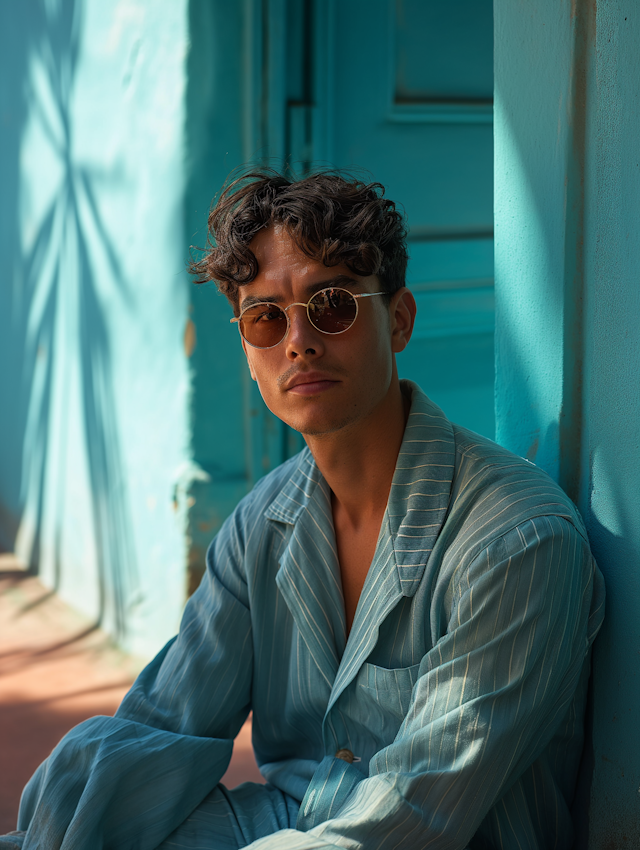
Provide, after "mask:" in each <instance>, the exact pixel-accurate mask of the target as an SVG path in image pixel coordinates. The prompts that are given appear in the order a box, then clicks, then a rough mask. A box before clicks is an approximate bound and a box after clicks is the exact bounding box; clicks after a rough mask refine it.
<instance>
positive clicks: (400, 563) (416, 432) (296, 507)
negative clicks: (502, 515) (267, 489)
mask: <svg viewBox="0 0 640 850" xmlns="http://www.w3.org/2000/svg"><path fill="white" fill-rule="evenodd" d="M402 385H403V388H404V389H405V391H408V392H410V393H411V409H410V412H409V418H408V420H407V426H406V428H405V432H404V438H403V440H402V445H401V447H400V452H399V454H398V460H397V462H396V469H395V473H394V476H393V481H392V484H391V491H390V493H389V501H388V503H387V511H386V515H385V520H384V521H383V525H384V522H385V521H386V520H387V519H388V527H389V531H390V533H391V537H392V541H393V548H394V553H395V558H396V565H397V568H398V577H399V579H400V584H401V587H402V592H403V594H404V595H406V596H412V595H413V593H415V591H416V589H417V586H418V584H419V582H420V579H421V578H422V575H423V573H424V568H425V565H426V563H427V561H428V559H429V555H430V554H431V550H432V549H433V546H434V544H435V541H436V539H437V537H438V534H439V533H440V529H441V527H442V524H443V522H444V520H445V517H446V514H447V510H448V507H449V500H450V495H451V484H452V481H453V474H454V462H455V441H454V436H453V428H452V426H451V423H450V422H449V420H448V419H447V418H446V416H445V415H444V413H443V412H442V410H440V408H439V407H438V406H437V405H436V404H434V403H433V402H432V401H431V400H430V399H429V398H428V397H427V396H426V395H425V394H424V393H423V392H422V390H421V389H420V387H418V385H417V384H414V383H413V382H412V381H402ZM299 457H300V459H299V463H298V465H297V467H295V469H294V471H293V473H292V475H291V477H290V478H289V480H288V481H287V482H286V484H285V485H284V487H283V488H282V490H281V491H280V492H279V493H278V495H277V496H276V498H275V499H274V501H273V502H271V504H270V505H269V507H268V508H267V509H266V511H265V516H266V517H267V518H268V519H272V520H276V521H278V522H284V523H287V524H291V525H295V523H296V522H297V520H298V518H299V516H300V514H301V513H302V511H304V510H306V509H307V507H308V505H309V502H310V500H311V498H312V496H313V493H314V490H315V488H316V487H318V486H321V487H323V488H327V484H326V482H325V480H324V478H323V477H322V474H321V472H320V470H319V469H318V467H317V465H316V463H315V461H314V459H313V455H312V454H311V452H310V451H309V449H304V450H303V451H302V452H301V453H300V456H299Z"/></svg>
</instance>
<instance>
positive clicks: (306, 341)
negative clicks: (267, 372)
mask: <svg viewBox="0 0 640 850" xmlns="http://www.w3.org/2000/svg"><path fill="white" fill-rule="evenodd" d="M287 315H288V316H289V333H288V334H287V338H286V340H285V342H286V346H287V357H289V358H290V359H291V360H295V359H296V358H297V357H299V356H301V355H306V356H309V357H314V356H315V357H317V356H319V355H320V354H322V352H323V351H324V343H323V340H322V334H321V333H320V331H319V330H317V328H314V327H313V325H312V324H311V322H310V321H309V317H308V315H307V310H306V307H305V306H303V305H298V304H294V305H292V306H291V308H290V310H289V311H288V313H287Z"/></svg>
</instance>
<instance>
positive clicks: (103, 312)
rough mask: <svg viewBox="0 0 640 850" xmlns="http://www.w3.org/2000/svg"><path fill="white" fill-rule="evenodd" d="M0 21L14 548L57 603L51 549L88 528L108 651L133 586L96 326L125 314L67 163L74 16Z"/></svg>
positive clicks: (110, 402)
mask: <svg viewBox="0 0 640 850" xmlns="http://www.w3.org/2000/svg"><path fill="white" fill-rule="evenodd" d="M6 16H9V17H11V18H12V20H11V21H10V23H11V28H10V29H11V32H12V33H13V34H14V35H15V36H16V37H17V38H18V39H20V38H21V39H22V42H21V43H19V47H18V48H17V47H16V44H15V43H14V44H13V45H12V46H11V52H12V55H13V54H14V53H16V52H18V53H22V54H23V55H20V56H19V57H18V58H19V60H20V61H19V63H18V67H19V69H20V73H21V74H22V78H21V79H14V80H12V81H11V86H12V89H13V91H14V92H15V94H14V95H13V99H14V100H17V99H18V98H20V99H21V103H20V105H19V115H20V118H21V122H20V123H19V124H18V125H15V124H14V125H13V126H12V127H11V130H12V131H13V133H14V134H15V135H16V138H15V139H12V140H11V144H12V145H13V146H14V148H13V150H14V155H15V160H14V163H15V174H16V177H15V179H14V181H13V185H11V186H10V187H9V189H10V192H9V194H8V195H5V198H4V200H3V201H2V206H4V207H5V210H4V211H3V219H5V220H6V219H13V221H12V230H13V233H14V234H15V236H14V238H13V250H14V256H13V263H12V266H13V268H12V270H11V273H12V276H13V287H10V288H9V289H11V290H12V291H11V294H10V295H9V298H10V312H9V315H11V317H12V319H11V321H12V324H11V328H10V334H11V337H12V346H13V350H14V352H15V351H19V352H21V356H20V357H19V360H18V362H20V368H21V387H20V392H19V394H18V393H17V392H16V393H15V400H16V401H17V404H16V405H14V407H16V408H17V410H16V411H15V418H14V412H13V409H12V420H11V421H12V422H13V423H14V425H13V426H12V425H10V426H9V427H10V428H11V429H13V427H16V428H18V429H20V431H19V433H21V434H22V433H24V437H23V443H22V467H21V474H20V486H21V491H20V499H19V503H20V520H19V528H18V531H17V537H16V540H15V548H16V552H17V554H18V555H19V556H20V558H21V559H22V560H23V561H24V562H25V563H27V564H28V565H29V567H30V569H31V570H32V571H38V572H39V573H40V574H41V575H42V577H43V579H44V581H45V582H46V583H47V584H48V585H50V586H52V587H53V588H54V589H56V590H58V589H60V587H61V585H63V583H64V580H65V574H64V570H65V564H66V561H67V558H66V556H65V553H64V549H65V546H66V544H67V542H68V541H72V540H73V538H74V536H75V535H76V533H77V532H78V531H79V529H78V522H79V520H78V517H80V518H82V517H86V519H87V523H86V524H88V525H91V526H92V528H91V529H90V531H89V532H88V533H87V531H86V529H84V530H82V529H80V530H81V531H83V533H84V537H85V538H88V539H89V540H93V544H92V546H90V547H89V549H90V550H92V557H93V560H94V563H95V566H94V570H95V574H96V581H97V591H96V599H95V603H94V610H95V612H96V624H103V623H104V622H105V620H107V622H108V628H109V630H110V631H111V632H112V634H113V635H114V636H116V637H118V638H119V637H122V636H123V635H124V632H125V622H126V611H127V607H128V605H129V604H130V603H129V601H130V600H131V598H132V597H133V596H134V595H135V593H136V590H137V585H138V579H137V574H136V569H135V560H134V557H133V543H132V533H131V527H130V519H129V516H130V514H129V509H128V504H127V491H126V486H125V473H124V468H123V458H122V453H121V448H120V439H119V434H118V422H117V415H116V414H117V410H116V394H115V387H114V375H113V363H112V340H113V329H112V328H110V327H109V319H110V316H111V315H113V314H112V312H111V309H110V308H111V307H112V306H113V305H114V303H116V304H117V306H118V307H119V308H120V309H123V308H124V309H131V306H132V302H131V294H130V289H129V286H128V282H127V280H126V279H125V276H124V274H123V270H122V267H121V265H120V262H119V260H118V257H117V255H116V252H115V250H114V247H113V244H112V241H111V240H110V237H109V234H108V233H107V230H106V228H105V226H104V223H103V220H102V217H101V213H100V208H99V203H98V196H99V186H104V185H105V182H106V181H108V180H109V178H110V177H112V176H113V175H110V174H109V173H106V171H105V172H100V171H98V170H96V169H91V168H87V167H84V166H83V165H82V164H81V163H80V162H78V161H76V160H75V159H74V125H73V119H72V106H73V90H74V82H75V78H76V73H77V69H78V64H79V59H80V35H81V31H82V4H81V3H77V2H75V0H58V2H53V0H50V1H49V0H40V2H30V3H27V4H24V7H23V6H18V7H16V6H14V7H13V8H12V11H11V12H6V11H5V13H4V15H3V17H6ZM11 67H12V68H14V67H16V66H14V65H12V66H11ZM16 105H17V104H16ZM3 170H4V169H3ZM9 203H11V204H12V209H7V208H6V205H7V204H9ZM98 270H99V280H100V285H98ZM105 281H107V282H108V283H107V284H106V285H105ZM3 500H4V496H3ZM85 502H88V503H87V504H84V503H85ZM84 566H85V565H84V564H82V567H83V568H84Z"/></svg>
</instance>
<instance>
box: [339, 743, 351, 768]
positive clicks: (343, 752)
mask: <svg viewBox="0 0 640 850" xmlns="http://www.w3.org/2000/svg"><path fill="white" fill-rule="evenodd" d="M336 758H337V759H342V761H346V762H349V764H353V759H354V755H353V753H352V752H351V750H347V749H345V748H344V747H342V748H341V749H339V750H338V751H337V752H336Z"/></svg>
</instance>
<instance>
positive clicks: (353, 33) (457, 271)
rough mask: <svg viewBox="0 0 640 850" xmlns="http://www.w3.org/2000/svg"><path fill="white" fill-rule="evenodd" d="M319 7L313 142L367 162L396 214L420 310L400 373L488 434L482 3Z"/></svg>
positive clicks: (488, 165) (489, 255) (488, 94)
mask: <svg viewBox="0 0 640 850" xmlns="http://www.w3.org/2000/svg"><path fill="white" fill-rule="evenodd" d="M317 15H318V23H317V26H318V30H319V31H320V32H321V33H322V34H323V38H322V39H321V41H320V43H318V42H317V44H318V46H317V62H316V65H315V67H316V73H317V78H316V81H315V88H316V98H317V109H316V112H317V114H316V118H315V120H316V122H317V128H316V144H315V150H316V151H322V153H323V154H324V157H325V159H326V160H328V161H329V162H331V163H332V164H335V165H337V166H339V167H346V168H351V169H353V170H355V171H356V173H362V169H366V170H367V171H368V172H369V173H370V174H369V175H367V174H365V175H363V176H364V177H365V179H370V178H373V179H375V180H379V181H380V182H381V183H382V184H383V185H384V186H385V187H386V190H387V195H388V197H390V198H391V199H393V200H394V201H396V202H398V203H400V204H401V205H402V206H403V207H404V210H405V211H406V214H407V219H408V224H409V250H410V265H409V273H408V285H409V286H410V288H411V289H412V290H413V292H414V294H415V296H416V301H417V302H418V310H419V313H418V320H417V324H416V332H415V336H414V338H413V340H412V342H411V344H410V346H409V348H408V349H407V351H406V352H405V353H403V354H402V355H401V356H400V357H399V361H398V362H399V366H400V372H401V375H402V376H404V377H410V378H412V379H414V380H416V381H417V382H418V383H420V384H421V385H422V387H423V389H424V390H425V391H426V392H427V393H429V394H430V395H431V396H432V398H433V399H434V401H436V403H439V404H441V405H442V406H443V408H444V409H445V412H446V413H447V414H448V415H449V416H450V417H451V418H452V419H454V420H456V421H459V422H460V423H461V424H464V425H467V426H468V427H471V428H472V429H474V430H477V431H480V432H482V433H485V434H487V435H488V436H493V430H494V426H493V373H494V364H493V208H492V202H493V167H492V166H493V127H492V37H493V21H492V5H491V2H488V0H466V2H458V3H456V4H451V3H450V2H448V0H346V2H339V3H337V2H336V3H319V4H318V6H317Z"/></svg>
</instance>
